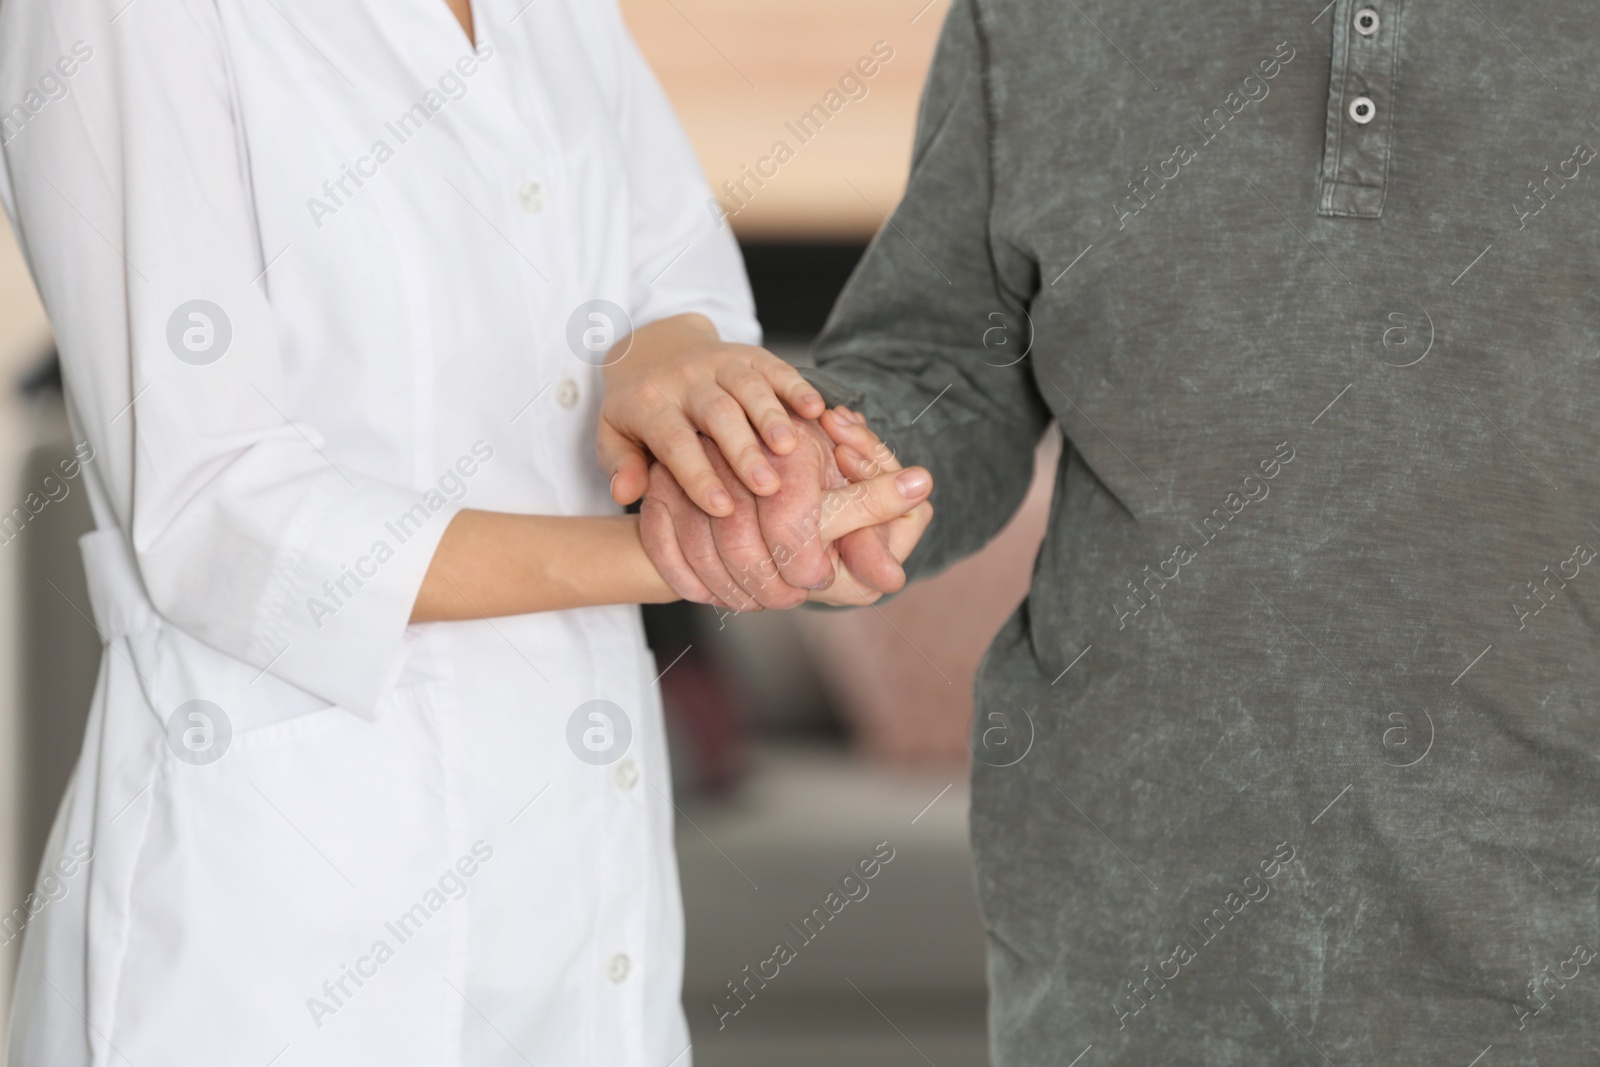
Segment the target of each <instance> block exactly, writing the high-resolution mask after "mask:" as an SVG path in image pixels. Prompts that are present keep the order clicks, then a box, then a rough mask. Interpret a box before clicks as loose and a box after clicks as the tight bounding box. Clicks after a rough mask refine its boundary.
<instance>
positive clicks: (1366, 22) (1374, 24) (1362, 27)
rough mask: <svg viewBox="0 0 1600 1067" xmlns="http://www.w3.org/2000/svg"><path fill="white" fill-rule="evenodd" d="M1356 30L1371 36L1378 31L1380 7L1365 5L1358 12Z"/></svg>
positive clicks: (1364, 35)
mask: <svg viewBox="0 0 1600 1067" xmlns="http://www.w3.org/2000/svg"><path fill="white" fill-rule="evenodd" d="M1356 32H1357V33H1359V34H1360V35H1361V36H1363V37H1371V36H1372V35H1373V34H1375V33H1377V32H1378V9H1377V8H1373V7H1364V8H1362V9H1361V10H1360V11H1357V12H1356Z"/></svg>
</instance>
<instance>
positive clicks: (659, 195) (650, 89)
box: [599, 0, 761, 344]
mask: <svg viewBox="0 0 1600 1067" xmlns="http://www.w3.org/2000/svg"><path fill="white" fill-rule="evenodd" d="M599 6H600V7H601V8H602V9H603V15H604V17H605V18H606V19H607V20H608V23H609V24H610V26H611V28H612V33H613V34H614V39H615V41H616V42H617V69H618V70H619V72H620V75H619V85H618V87H617V88H618V108H619V124H620V128H621V131H622V138H623V145H624V148H625V150H626V152H627V157H628V172H629V173H628V185H629V192H630V196H631V203H630V205H629V207H630V211H631V213H632V245H633V285H632V307H630V308H629V313H630V314H631V315H632V316H633V320H634V325H635V326H646V325H648V324H650V323H652V322H656V321H658V320H660V319H665V318H670V317H672V316H674V315H684V314H689V313H696V314H701V315H704V316H706V317H707V318H709V319H710V320H711V321H712V322H713V323H714V324H715V325H716V327H717V332H718V334H719V335H720V336H721V337H722V339H723V340H725V341H735V342H738V343H740V344H760V343H761V326H760V324H759V323H758V322H757V321H756V315H755V302H754V300H753V299H752V297H751V295H750V283H749V281H748V280H747V279H746V277H745V272H744V261H743V259H742V258H741V256H740V253H739V246H738V244H737V242H736V241H735V240H734V237H733V231H732V229H731V228H730V227H729V226H728V225H727V222H726V220H725V219H724V218H723V217H722V213H721V211H720V209H719V208H718V206H717V201H716V199H715V198H714V197H713V196H712V195H711V188H710V186H709V185H707V184H706V181H705V178H704V177H703V175H702V171H701V168H700V163H699V160H698V159H696V157H695V153H694V148H693V146H692V145H691V144H690V143H689V138H688V136H687V135H686V134H685V133H684V132H683V126H682V124H681V123H680V122H679V121H678V116H677V115H676V114H675V113H674V111H673V109H672V104H671V103H670V102H669V101H668V99H667V96H666V93H665V92H663V91H662V88H661V84H660V82H658V81H657V80H656V76H655V73H654V72H653V71H652V70H651V69H650V65H649V64H648V63H647V62H645V59H644V56H643V55H641V54H640V52H639V49H638V46H637V45H635V44H634V41H633V37H632V36H631V35H630V34H629V33H628V30H627V27H626V25H625V24H624V23H623V21H622V16H621V14H620V13H619V12H618V9H617V6H616V0H600V4H599Z"/></svg>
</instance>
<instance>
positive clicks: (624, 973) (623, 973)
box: [606, 952, 632, 985]
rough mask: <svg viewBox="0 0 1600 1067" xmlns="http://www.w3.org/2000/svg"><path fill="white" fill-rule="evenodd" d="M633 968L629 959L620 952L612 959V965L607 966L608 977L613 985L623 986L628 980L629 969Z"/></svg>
mask: <svg viewBox="0 0 1600 1067" xmlns="http://www.w3.org/2000/svg"><path fill="white" fill-rule="evenodd" d="M631 966H632V964H631V963H630V962H629V961H628V957H627V956H624V955H623V954H622V953H620V952H619V953H617V954H616V955H615V956H612V957H611V962H610V963H607V964H606V977H607V978H609V979H610V980H611V983H612V984H613V985H621V984H622V983H623V982H625V981H627V980H628V969H629V968H630V967H631Z"/></svg>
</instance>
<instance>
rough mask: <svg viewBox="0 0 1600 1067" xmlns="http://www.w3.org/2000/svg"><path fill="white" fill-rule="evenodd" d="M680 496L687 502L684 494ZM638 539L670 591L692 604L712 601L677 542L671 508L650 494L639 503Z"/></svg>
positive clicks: (712, 598) (711, 595)
mask: <svg viewBox="0 0 1600 1067" xmlns="http://www.w3.org/2000/svg"><path fill="white" fill-rule="evenodd" d="M673 484H674V485H676V484H677V483H676V482H674V483H673ZM684 499H685V502H688V498H687V497H685V498H684ZM689 506H690V508H692V509H693V510H694V511H696V512H699V510H700V509H699V508H695V507H694V505H693V504H692V503H690V504H689ZM700 517H701V519H702V520H704V521H709V520H707V519H706V518H705V516H704V514H701V516H700ZM639 540H640V541H642V542H644V551H645V555H647V556H649V557H650V562H651V563H653V564H655V568H656V570H658V571H660V572H661V577H663V578H665V579H666V581H667V584H668V585H670V586H672V589H673V592H675V593H677V594H678V595H679V596H681V597H683V599H685V600H692V601H693V602H695V603H696V604H710V603H713V602H715V601H716V599H717V598H716V597H715V596H714V595H713V594H712V592H711V590H710V589H709V588H707V586H706V584H705V583H704V582H702V581H701V580H700V576H699V575H698V574H696V573H695V572H694V568H693V567H691V566H689V561H688V559H687V558H686V557H685V556H684V554H683V548H682V546H681V545H679V544H678V531H677V530H676V529H675V528H674V527H673V524H672V510H671V509H670V508H668V507H667V505H666V504H665V503H663V502H662V501H660V500H658V499H656V498H654V497H646V498H645V500H644V502H643V503H642V504H640V505H639Z"/></svg>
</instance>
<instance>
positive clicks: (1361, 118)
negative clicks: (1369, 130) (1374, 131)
mask: <svg viewBox="0 0 1600 1067" xmlns="http://www.w3.org/2000/svg"><path fill="white" fill-rule="evenodd" d="M1377 114H1378V105H1377V104H1374V103H1373V102H1372V97H1370V96H1358V97H1356V98H1355V99H1354V100H1352V101H1350V118H1351V120H1352V121H1353V122H1355V124H1356V125H1358V126H1365V125H1366V124H1367V123H1369V122H1371V121H1372V120H1373V119H1374V118H1376V117H1377Z"/></svg>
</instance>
